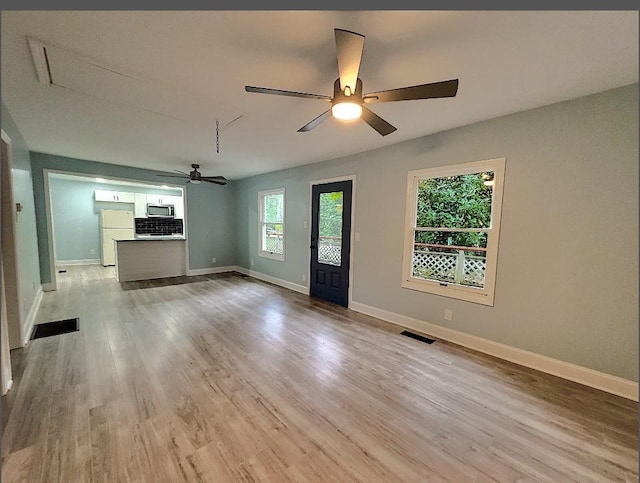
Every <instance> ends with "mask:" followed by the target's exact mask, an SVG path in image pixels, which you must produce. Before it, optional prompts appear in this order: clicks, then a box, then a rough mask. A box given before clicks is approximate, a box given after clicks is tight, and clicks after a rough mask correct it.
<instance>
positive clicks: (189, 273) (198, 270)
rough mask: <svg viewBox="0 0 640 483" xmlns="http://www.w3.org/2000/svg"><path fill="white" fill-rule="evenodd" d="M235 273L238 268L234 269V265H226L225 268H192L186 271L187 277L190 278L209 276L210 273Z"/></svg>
mask: <svg viewBox="0 0 640 483" xmlns="http://www.w3.org/2000/svg"><path fill="white" fill-rule="evenodd" d="M236 271H238V267H236V266H235V265H228V266H225V267H209V268H194V269H191V270H187V277H192V276H194V275H209V274H211V273H225V272H236Z"/></svg>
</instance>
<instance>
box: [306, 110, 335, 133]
mask: <svg viewBox="0 0 640 483" xmlns="http://www.w3.org/2000/svg"><path fill="white" fill-rule="evenodd" d="M329 117H331V109H327V110H326V111H324V112H323V113H322V114H320V115H319V116H318V117H316V118H315V119H314V120H313V121H311V122H308V123H307V124H305V125H304V126H302V127H301V128H300V129H298V132H309V131H311V130H312V129H313V128H314V127H317V126H319V125H320V124H322V123H323V122H324V121H326V120H327V118H329Z"/></svg>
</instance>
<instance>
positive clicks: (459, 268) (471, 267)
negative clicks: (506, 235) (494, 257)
mask: <svg viewBox="0 0 640 483" xmlns="http://www.w3.org/2000/svg"><path fill="white" fill-rule="evenodd" d="M486 247H487V234H486V233H483V232H465V233H460V232H442V231H438V232H424V231H420V232H419V231H416V232H415V236H414V244H413V256H412V267H411V274H412V276H413V277H414V278H421V279H424V280H435V281H438V282H443V283H444V282H446V283H455V284H460V285H466V286H469V287H478V288H484V280H485V272H486Z"/></svg>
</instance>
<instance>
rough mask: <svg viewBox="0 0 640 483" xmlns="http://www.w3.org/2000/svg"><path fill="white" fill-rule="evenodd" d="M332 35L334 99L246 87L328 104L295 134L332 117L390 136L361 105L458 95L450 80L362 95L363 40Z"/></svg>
mask: <svg viewBox="0 0 640 483" xmlns="http://www.w3.org/2000/svg"><path fill="white" fill-rule="evenodd" d="M334 31H335V36H336V50H337V56H338V76H339V77H338V79H337V80H336V81H335V82H334V84H333V97H329V96H324V95H320V94H307V93H304V92H293V91H284V90H280V89H270V88H267V87H254V86H245V90H246V91H247V92H255V93H258V94H274V95H278V96H291V97H303V98H306V99H319V100H321V101H325V102H330V103H331V108H330V109H328V110H326V111H325V112H323V113H322V114H320V115H319V116H318V117H316V118H315V119H314V120H313V121H311V122H309V123H307V124H305V125H304V126H302V127H301V128H300V129H298V132H307V131H311V130H312V129H313V128H314V127H317V126H318V125H319V124H320V123H322V122H323V121H325V120H326V119H328V118H329V116H331V115H333V117H335V118H336V119H342V120H345V121H348V120H353V119H357V118H359V117H361V118H362V120H363V121H364V122H366V123H367V124H369V126H371V127H372V128H373V129H375V130H376V131H378V133H380V135H382V136H386V135H387V134H391V133H392V132H394V131H396V128H395V127H394V126H392V125H391V124H389V123H388V122H387V121H385V120H384V119H382V118H381V117H380V116H378V115H377V114H376V113H374V112H373V111H372V110H371V109H369V108H368V107H366V106H365V105H364V104H373V103H376V102H392V101H411V100H418V99H434V98H440V97H455V95H456V93H457V92H458V79H451V80H447V81H442V82H433V83H430V84H421V85H417V86H411V87H401V88H399V89H390V90H387V91H378V92H370V93H369V94H363V92H362V80H360V79H359V78H358V72H359V71H360V62H361V60H362V52H363V50H364V39H365V37H364V35H362V34H358V33H355V32H350V31H349V30H342V29H334Z"/></svg>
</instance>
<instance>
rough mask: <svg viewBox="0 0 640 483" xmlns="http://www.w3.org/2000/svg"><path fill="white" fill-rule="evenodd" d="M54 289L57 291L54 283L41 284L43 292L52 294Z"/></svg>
mask: <svg viewBox="0 0 640 483" xmlns="http://www.w3.org/2000/svg"><path fill="white" fill-rule="evenodd" d="M56 289H57V285H56V284H55V283H52V282H48V283H43V284H42V291H43V292H54V291H55V290H56Z"/></svg>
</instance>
